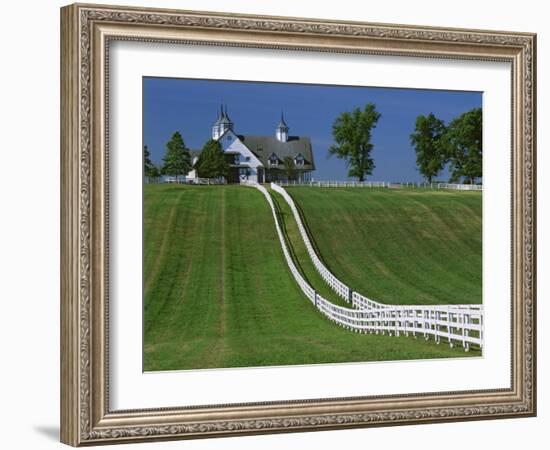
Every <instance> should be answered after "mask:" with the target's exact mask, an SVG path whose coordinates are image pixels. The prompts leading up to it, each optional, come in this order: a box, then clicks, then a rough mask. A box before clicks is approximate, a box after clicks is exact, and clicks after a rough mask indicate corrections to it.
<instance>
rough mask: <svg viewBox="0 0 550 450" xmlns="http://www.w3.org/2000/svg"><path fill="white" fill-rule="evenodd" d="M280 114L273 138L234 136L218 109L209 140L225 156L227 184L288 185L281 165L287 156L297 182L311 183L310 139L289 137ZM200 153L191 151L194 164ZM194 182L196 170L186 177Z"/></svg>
mask: <svg viewBox="0 0 550 450" xmlns="http://www.w3.org/2000/svg"><path fill="white" fill-rule="evenodd" d="M288 130H289V127H288V125H287V124H286V123H285V120H284V117H283V114H282V113H281V119H280V122H279V124H278V125H277V127H276V128H275V133H274V135H273V136H254V135H242V134H237V133H235V131H234V129H233V122H232V121H231V119H230V118H229V114H228V113H227V107H226V108H224V107H223V106H222V107H221V108H220V112H219V115H218V119H217V120H216V121H215V122H214V124H213V125H212V139H215V140H217V141H218V142H219V143H220V144H221V147H222V150H223V152H224V153H225V154H226V155H227V158H228V162H229V167H230V168H229V174H228V177H227V182H229V183H240V182H245V181H253V182H257V183H267V182H270V181H287V173H286V171H285V165H284V161H285V158H287V157H288V156H290V157H292V160H293V161H294V168H295V174H296V175H295V177H296V179H297V181H310V180H311V173H312V172H313V171H314V170H315V162H314V160H313V151H312V148H311V141H310V139H309V137H304V136H290V135H289V134H288ZM199 154H200V151H193V152H192V157H193V164H195V163H196V162H197V160H198V157H199ZM195 178H196V173H195V170H193V171H191V172H189V174H187V180H188V181H193V179H195Z"/></svg>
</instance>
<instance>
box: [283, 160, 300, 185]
mask: <svg viewBox="0 0 550 450" xmlns="http://www.w3.org/2000/svg"><path fill="white" fill-rule="evenodd" d="M283 166H284V171H285V173H286V178H287V180H296V178H297V172H296V163H295V162H294V158H293V157H292V156H291V155H287V156H285V157H284V158H283Z"/></svg>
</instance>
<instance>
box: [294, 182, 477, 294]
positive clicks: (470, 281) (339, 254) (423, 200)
mask: <svg viewBox="0 0 550 450" xmlns="http://www.w3.org/2000/svg"><path fill="white" fill-rule="evenodd" d="M287 191H288V193H289V194H290V195H291V196H292V197H293V199H294V200H295V202H296V203H297V205H298V207H299V208H300V210H301V213H302V216H303V218H304V219H305V223H306V225H307V228H308V230H309V231H310V236H311V237H312V241H313V242H314V243H315V246H316V248H317V250H318V254H319V255H320V256H321V258H322V259H323V261H324V262H325V264H326V266H327V267H328V268H329V269H330V270H331V271H332V272H333V273H334V274H335V275H336V276H337V277H338V278H339V279H340V280H342V281H343V282H344V283H346V284H348V285H349V286H350V287H351V288H352V289H354V290H356V291H358V292H360V293H362V294H363V295H367V296H369V297H370V298H372V299H373V300H377V301H380V302H383V303H388V304H449V303H450V304H460V303H481V274H482V273H481V269H482V264H481V263H482V258H481V255H482V247H481V206H482V205H481V192H479V191H450V190H427V189H395V190H389V189H360V188H347V189H330V188H325V189H323V188H309V187H295V188H289V189H288V190H287Z"/></svg>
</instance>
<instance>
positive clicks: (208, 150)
mask: <svg viewBox="0 0 550 450" xmlns="http://www.w3.org/2000/svg"><path fill="white" fill-rule="evenodd" d="M195 169H196V170H197V175H198V176H199V177H200V178H219V177H227V173H228V171H229V164H228V163H227V161H226V160H225V157H224V154H223V150H222V146H221V145H220V143H219V142H218V141H216V140H214V139H210V140H209V141H207V142H206V144H204V147H203V148H202V151H201V154H200V156H199V159H198V161H197V162H196V164H195Z"/></svg>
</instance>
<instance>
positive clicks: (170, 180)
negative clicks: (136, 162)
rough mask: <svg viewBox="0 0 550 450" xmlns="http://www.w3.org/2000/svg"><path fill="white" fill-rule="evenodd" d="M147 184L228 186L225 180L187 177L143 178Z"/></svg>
mask: <svg viewBox="0 0 550 450" xmlns="http://www.w3.org/2000/svg"><path fill="white" fill-rule="evenodd" d="M143 181H144V182H145V184H160V183H169V184H173V183H176V184H203V185H210V184H227V181H226V180H225V178H186V177H185V176H183V175H182V176H178V177H177V178H176V177H172V176H167V175H163V176H161V177H143Z"/></svg>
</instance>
